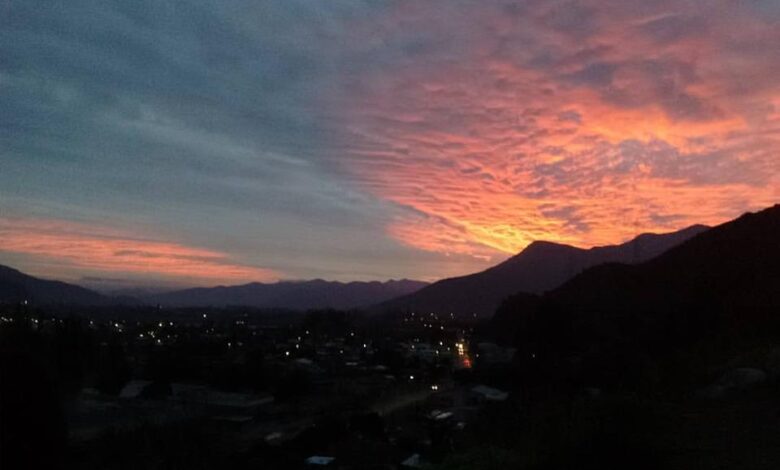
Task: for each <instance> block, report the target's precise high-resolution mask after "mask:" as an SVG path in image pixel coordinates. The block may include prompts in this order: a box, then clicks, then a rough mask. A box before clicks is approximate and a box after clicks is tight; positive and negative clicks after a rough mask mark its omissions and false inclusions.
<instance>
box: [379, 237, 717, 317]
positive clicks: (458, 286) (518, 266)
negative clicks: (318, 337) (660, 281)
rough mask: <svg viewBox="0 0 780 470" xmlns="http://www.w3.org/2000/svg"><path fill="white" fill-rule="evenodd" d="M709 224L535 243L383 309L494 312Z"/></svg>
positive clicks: (648, 254) (641, 257)
mask: <svg viewBox="0 0 780 470" xmlns="http://www.w3.org/2000/svg"><path fill="white" fill-rule="evenodd" d="M706 229H707V227H705V226H701V225H696V226H692V227H689V228H687V229H684V230H681V231H678V232H673V233H668V234H661V235H658V234H644V235H640V236H638V237H636V238H634V239H633V240H631V241H629V242H627V243H624V244H622V245H614V246H604V247H596V248H591V249H587V250H586V249H582V248H575V247H573V246H569V245H561V244H557V243H551V242H542V241H538V242H533V243H531V244H530V245H528V247H526V249H525V250H523V251H522V252H520V253H519V254H518V255H515V256H513V257H512V258H509V259H508V260H506V261H504V262H503V263H501V264H498V265H496V266H494V267H492V268H489V269H487V270H485V271H482V272H479V273H476V274H471V275H468V276H462V277H455V278H449V279H444V280H441V281H438V282H435V283H433V284H431V285H429V286H428V287H425V288H423V289H420V290H419V291H418V292H415V293H413V294H410V295H406V296H404V297H400V298H397V299H393V300H391V301H388V302H385V303H384V304H382V305H380V306H378V308H380V309H383V310H406V309H414V310H419V311H434V312H443V313H449V312H455V313H467V314H470V313H476V314H477V315H480V316H488V315H492V314H493V313H494V312H495V311H496V308H497V307H498V305H499V304H500V302H501V301H502V300H503V299H504V298H506V297H508V296H510V295H512V294H515V293H517V292H526V293H534V294H539V293H542V292H545V291H548V290H551V289H554V288H556V287H558V286H560V285H561V284H563V283H564V282H566V281H567V280H569V279H571V278H572V277H573V276H575V275H577V274H578V273H580V272H581V271H582V270H583V269H585V268H588V267H591V266H595V265H598V264H602V263H608V262H624V263H633V262H641V261H646V260H648V259H651V258H653V257H655V256H658V255H659V254H661V253H663V252H664V251H666V250H668V249H669V248H671V247H673V246H675V245H677V244H679V243H681V242H683V241H685V240H687V239H689V238H690V237H692V236H694V235H696V234H698V233H701V232H702V231H704V230H706Z"/></svg>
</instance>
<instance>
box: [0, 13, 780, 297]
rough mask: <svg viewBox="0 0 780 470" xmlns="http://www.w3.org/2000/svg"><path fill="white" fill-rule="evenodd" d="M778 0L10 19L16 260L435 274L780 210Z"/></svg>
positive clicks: (290, 272) (229, 274)
mask: <svg viewBox="0 0 780 470" xmlns="http://www.w3.org/2000/svg"><path fill="white" fill-rule="evenodd" d="M778 152H780V2H778V1H777V0H743V1H736V0H731V1H720V0H700V1H652V0H610V1H607V0H583V1H556V0H533V1H519V2H510V1H492V0H481V1H465V0H426V1H418V0H415V1H412V0H409V1H384V0H366V1H339V0H329V1H316V0H269V1H251V2H250V1H247V2H231V1H224V0H220V1H216V0H215V1H213V2H207V1H203V0H198V1H194V0H182V1H170V2H168V1H166V2H161V1H151V0H150V1H119V0H116V1H109V0H101V1H92V2H88V1H80V0H71V1H66V2H52V1H50V0H49V1H41V2H38V1H34V0H6V1H5V2H3V3H2V4H0V264H6V265H10V266H13V267H16V268H18V269H21V270H23V271H26V272H29V273H32V274H35V275H40V276H44V277H50V278H59V279H65V280H70V281H75V282H80V283H83V284H86V285H90V286H97V287H100V286H103V287H108V286H110V287H121V286H132V285H151V284H163V285H167V284H171V285H174V284H176V285H216V284H235V283H242V282H247V281H272V280H277V279H304V278H306V279H308V278H318V277H319V278H326V279H334V280H355V279H361V280H371V279H379V280H384V279H388V278H401V277H407V278H417V279H425V280H432V279H437V278H441V277H446V276H452V275H458V274H465V273H469V272H473V271H477V270H480V269H483V268H486V267H488V266H490V265H492V264H495V263H497V262H499V261H501V260H503V259H505V258H507V257H508V256H510V255H512V254H514V253H516V252H518V251H520V250H521V249H522V248H523V247H525V246H526V245H527V244H528V243H530V242H531V241H533V240H551V241H558V242H562V243H569V244H573V245H577V246H583V247H588V246H593V245H602V244H609V243H617V242H622V241H625V240H627V239H629V238H631V237H633V236H634V235H636V234H638V233H641V232H651V231H652V232H664V231H672V230H676V229H680V228H683V227H686V226H689V225H692V224H694V223H705V224H717V223H720V222H723V221H726V220H728V219H731V218H734V217H736V216H738V215H739V214H741V213H743V212H745V211H748V210H756V209H760V208H763V207H765V206H769V205H772V204H774V203H777V202H780V155H779V154H778Z"/></svg>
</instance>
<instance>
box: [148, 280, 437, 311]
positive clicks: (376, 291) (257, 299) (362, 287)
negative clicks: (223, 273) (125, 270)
mask: <svg viewBox="0 0 780 470" xmlns="http://www.w3.org/2000/svg"><path fill="white" fill-rule="evenodd" d="M425 285H427V284H426V283H424V282H419V281H410V280H406V279H404V280H400V281H394V280H393V281H387V282H377V281H374V282H347V283H344V282H331V281H323V280H321V279H316V280H312V281H294V282H278V283H274V284H262V283H251V284H245V285H240V286H219V287H211V288H195V289H185V290H180V291H174V292H168V293H164V294H157V295H151V296H147V297H145V298H144V300H145V301H147V302H150V303H159V304H161V305H167V306H180V307H195V306H213V307H221V306H227V305H243V306H251V307H257V308H289V309H295V310H306V309H312V308H336V309H349V308H357V307H362V306H366V305H371V304H374V303H377V302H382V301H384V300H387V299H390V298H393V297H396V296H399V295H403V294H408V293H410V292H414V291H416V290H418V289H420V288H421V287H424V286H425Z"/></svg>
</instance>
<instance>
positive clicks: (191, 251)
mask: <svg viewBox="0 0 780 470" xmlns="http://www.w3.org/2000/svg"><path fill="white" fill-rule="evenodd" d="M0 240H2V241H0V252H3V251H5V252H11V253H16V254H24V255H28V256H34V257H37V258H39V259H42V260H43V261H44V265H43V266H42V268H43V272H52V271H59V270H62V264H64V265H65V266H66V267H67V268H70V269H73V270H78V271H79V272H82V273H121V274H126V275H129V276H135V277H139V276H143V277H142V279H143V278H146V279H149V278H156V279H163V280H176V281H179V282H182V281H185V282H191V283H198V284H203V283H208V284H218V283H227V282H230V283H235V282H248V281H269V280H275V279H278V278H279V273H276V272H274V271H272V270H269V269H262V268H257V267H252V266H242V265H239V264H235V263H233V262H232V261H231V260H230V258H229V257H228V256H227V255H226V254H224V253H220V252H216V251H212V250H205V249H201V248H195V247H188V246H184V245H180V244H175V243H170V242H160V241H155V240H148V239H143V238H136V237H132V236H130V235H128V234H124V233H119V232H117V231H115V230H112V229H107V228H105V227H100V226H92V225H86V224H78V223H73V222H68V221H62V220H42V219H17V218H13V219H11V218H0ZM47 262H48V263H47Z"/></svg>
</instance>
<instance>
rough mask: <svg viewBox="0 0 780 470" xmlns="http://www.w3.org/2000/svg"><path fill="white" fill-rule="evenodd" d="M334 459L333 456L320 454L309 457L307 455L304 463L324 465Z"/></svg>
mask: <svg viewBox="0 0 780 470" xmlns="http://www.w3.org/2000/svg"><path fill="white" fill-rule="evenodd" d="M334 460H336V459H335V458H334V457H325V456H322V455H312V456H311V457H307V458H306V460H305V462H306V465H316V466H318V467H325V466H328V465H330V464H331V463H333V461H334Z"/></svg>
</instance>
